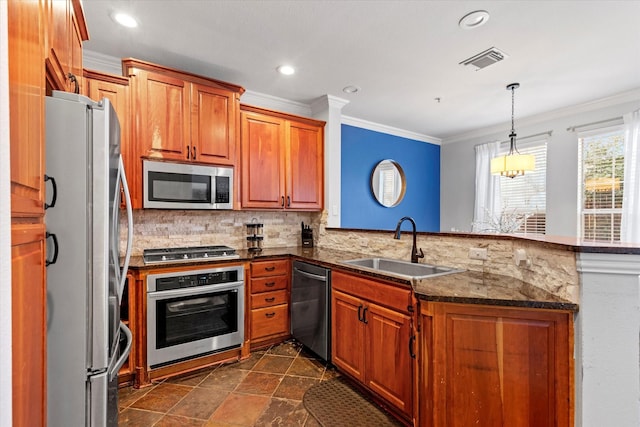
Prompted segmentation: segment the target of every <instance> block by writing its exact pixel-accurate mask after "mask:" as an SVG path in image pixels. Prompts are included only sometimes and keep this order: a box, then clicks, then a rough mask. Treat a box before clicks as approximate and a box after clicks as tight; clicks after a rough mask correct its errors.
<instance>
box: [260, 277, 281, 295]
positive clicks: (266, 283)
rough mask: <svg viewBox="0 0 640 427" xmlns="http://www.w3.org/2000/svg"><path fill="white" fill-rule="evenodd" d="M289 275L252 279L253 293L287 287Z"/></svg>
mask: <svg viewBox="0 0 640 427" xmlns="http://www.w3.org/2000/svg"><path fill="white" fill-rule="evenodd" d="M288 284H289V277H288V276H275V277H265V278H264V279H251V293H252V294H256V293H260V292H268V291H277V290H280V289H287V285H288Z"/></svg>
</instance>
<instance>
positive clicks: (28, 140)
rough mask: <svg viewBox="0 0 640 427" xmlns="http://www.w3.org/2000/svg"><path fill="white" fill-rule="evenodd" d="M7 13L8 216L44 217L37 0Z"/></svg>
mask: <svg viewBox="0 0 640 427" xmlns="http://www.w3.org/2000/svg"><path fill="white" fill-rule="evenodd" d="M7 11H8V19H7V23H8V35H9V37H8V45H9V46H8V49H9V121H10V126H9V127H10V158H11V216H12V217H42V216H43V215H44V197H45V192H44V167H45V165H44V137H45V122H44V94H45V80H44V74H43V69H42V63H43V57H44V34H43V32H42V31H41V28H42V23H43V21H44V16H43V8H42V3H41V2H37V1H36V2H33V1H32V2H26V1H19V0H11V1H9V2H8V3H7Z"/></svg>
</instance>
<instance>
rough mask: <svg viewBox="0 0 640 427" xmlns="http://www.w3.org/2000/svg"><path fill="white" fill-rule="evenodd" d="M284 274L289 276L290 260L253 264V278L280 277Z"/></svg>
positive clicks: (255, 262)
mask: <svg viewBox="0 0 640 427" xmlns="http://www.w3.org/2000/svg"><path fill="white" fill-rule="evenodd" d="M282 274H284V275H288V274H289V260H286V259H282V260H269V261H254V262H252V263H251V277H252V278H253V277H269V276H278V275H282ZM271 290H273V289H271Z"/></svg>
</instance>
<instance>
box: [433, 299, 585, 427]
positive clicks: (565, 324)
mask: <svg viewBox="0 0 640 427" xmlns="http://www.w3.org/2000/svg"><path fill="white" fill-rule="evenodd" d="M421 312H422V317H423V319H424V321H423V322H422V323H423V325H425V326H426V327H425V329H424V330H423V345H422V349H423V351H422V354H423V355H424V357H423V359H422V361H421V366H422V373H421V376H420V377H421V382H422V384H421V385H420V390H430V391H429V392H428V394H429V393H430V394H432V396H433V398H432V399H431V398H430V397H429V395H428V394H427V396H421V397H420V401H421V402H422V404H421V405H422V408H421V411H420V420H421V422H420V425H421V426H425V427H426V426H443V427H444V426H446V427H456V426H460V427H462V426H470V425H483V426H536V427H544V426H549V427H551V426H554V427H564V426H572V425H573V404H572V402H573V381H572V378H573V362H572V359H573V334H572V331H573V321H572V319H573V313H571V312H566V311H560V310H555V311H554V310H539V309H538V310H537V309H524V308H513V307H495V306H479V305H464V304H449V303H427V304H425V306H423V307H422V309H421ZM428 325H431V326H430V328H429V327H428ZM424 341H426V343H425V342H424ZM430 400H431V401H432V404H433V405H432V406H431V405H430V404H426V403H425V402H428V401H430ZM460 408H464V410H461V409H460Z"/></svg>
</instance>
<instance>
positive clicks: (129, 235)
mask: <svg viewBox="0 0 640 427" xmlns="http://www.w3.org/2000/svg"><path fill="white" fill-rule="evenodd" d="M118 161H119V165H118V177H119V178H121V179H122V188H123V190H124V195H125V197H126V202H127V203H126V206H127V250H126V252H125V255H124V263H123V265H122V273H121V274H120V283H119V286H118V298H119V302H121V301H122V294H123V293H124V282H125V281H126V280H127V270H128V268H129V259H130V258H131V248H132V246H133V210H132V209H131V193H129V185H128V184H127V175H126V174H125V172H124V163H123V162H122V156H120V158H119V160H118Z"/></svg>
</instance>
